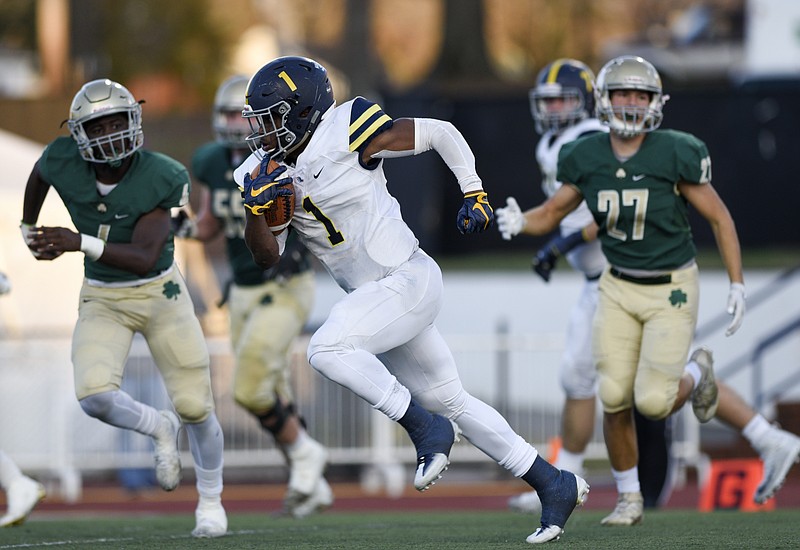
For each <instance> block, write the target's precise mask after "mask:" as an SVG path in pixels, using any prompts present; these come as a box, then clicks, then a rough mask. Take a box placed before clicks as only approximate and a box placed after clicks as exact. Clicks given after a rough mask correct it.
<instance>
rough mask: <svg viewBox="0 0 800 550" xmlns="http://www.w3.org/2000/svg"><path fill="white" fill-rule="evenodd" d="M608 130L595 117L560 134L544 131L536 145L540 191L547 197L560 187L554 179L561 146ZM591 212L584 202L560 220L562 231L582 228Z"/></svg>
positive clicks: (587, 222)
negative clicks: (540, 178)
mask: <svg viewBox="0 0 800 550" xmlns="http://www.w3.org/2000/svg"><path fill="white" fill-rule="evenodd" d="M593 132H608V127H607V126H605V125H604V124H602V123H601V122H600V121H599V120H597V119H596V118H587V119H584V120H582V121H580V122H579V123H577V124H575V125H574V126H570V127H569V128H565V129H564V130H563V131H562V132H561V133H560V134H558V135H554V133H553V132H552V131H548V132H546V133H545V134H544V135H543V136H542V137H541V139H540V140H539V144H538V145H537V146H536V161H537V162H538V163H539V168H540V169H541V171H542V191H544V194H545V195H547V196H548V197H552V196H553V195H555V193H556V191H558V189H559V188H560V187H561V182H560V181H558V180H556V173H557V171H558V152H559V151H561V147H562V146H563V145H564V144H566V143H569V142H571V141H575V140H576V139H578V138H579V137H581V136H582V135H584V134H587V133H593ZM592 220H593V218H592V214H591V212H590V211H589V207H588V206H586V203H585V202H581V204H580V206H578V208H576V209H575V210H573V211H572V212H570V213H569V214H568V215H567V216H566V217H565V218H564V219H563V220H562V221H561V229H562V233H564V234H566V233H572V232H574V231H577V230H579V229H583V228H584V227H586V226H587V225H589V224H590V223H592Z"/></svg>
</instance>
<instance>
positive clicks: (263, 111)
mask: <svg viewBox="0 0 800 550" xmlns="http://www.w3.org/2000/svg"><path fill="white" fill-rule="evenodd" d="M334 104H335V101H334V98H333V88H332V87H331V83H330V80H328V72H327V71H326V70H325V68H324V67H323V66H322V65H320V64H319V63H317V62H316V61H314V60H312V59H308V58H305V57H294V56H290V57H279V58H277V59H274V60H273V61H270V62H269V63H267V64H266V65H264V66H263V67H261V69H259V71H258V72H257V73H256V74H255V75H253V77H252V78H251V79H250V84H249V85H248V86H247V96H246V101H245V107H244V110H243V111H242V116H244V117H245V118H247V120H248V121H249V122H250V129H251V130H252V133H251V134H250V135H249V136H247V144H248V145H249V146H250V149H251V150H252V151H253V152H254V153H255V154H256V156H258V157H259V158H263V156H264V155H268V156H270V157H271V158H274V159H281V158H286V157H287V156H289V155H290V154H291V153H292V152H294V151H296V150H297V149H298V148H299V147H300V146H301V145H303V144H304V143H306V141H308V138H310V137H311V135H312V134H313V133H314V130H316V128H317V125H318V124H319V122H320V120H322V116H323V115H324V114H325V112H326V111H327V110H328V109H330V108H331V107H332V106H333V105H334Z"/></svg>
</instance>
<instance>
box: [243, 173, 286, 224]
mask: <svg viewBox="0 0 800 550" xmlns="http://www.w3.org/2000/svg"><path fill="white" fill-rule="evenodd" d="M278 166H279V164H278V163H277V162H275V161H274V160H270V161H269V164H268V167H269V171H270V172H272V171H273V170H275V169H276V168H278ZM260 171H261V165H260V164H258V165H256V167H255V168H254V169H253V171H252V172H251V173H250V177H251V178H253V179H256V177H257V176H258V173H259V172H260ZM285 176H286V173H285V172H284V173H283V174H281V179H282V178H284V177H285ZM281 187H286V188H288V189H291V190H292V194H291V195H288V196H285V197H278V198H277V199H275V202H273V203H272V205H271V206H270V207H269V208H268V209H267V211H266V212H264V219H265V220H266V222H267V225H268V226H269V228H270V230H271V231H272V233H274V234H275V235H280V234H281V233H282V232H283V230H284V229H286V228H287V227H289V224H290V223H292V216H293V215H294V184H293V183H285V184H283V185H282V186H281Z"/></svg>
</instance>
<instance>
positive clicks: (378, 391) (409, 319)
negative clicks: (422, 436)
mask: <svg viewBox="0 0 800 550" xmlns="http://www.w3.org/2000/svg"><path fill="white" fill-rule="evenodd" d="M441 302H442V273H441V270H440V269H439V266H438V265H437V264H436V262H435V261H433V259H431V258H430V257H429V256H428V255H427V254H425V253H424V252H423V251H421V250H418V251H417V252H416V253H415V254H414V255H412V257H411V259H409V261H408V262H406V263H405V264H404V265H402V266H400V267H399V268H398V269H397V270H395V271H394V272H393V273H392V274H391V275H389V276H388V277H385V278H384V279H381V280H379V281H375V282H370V283H367V284H365V285H362V286H361V287H359V288H358V289H356V290H355V291H353V292H352V293H350V294H348V295H347V296H345V297H344V298H342V300H340V301H339V302H338V303H337V304H336V305H334V307H333V308H332V310H331V313H330V315H329V316H328V319H327V320H326V321H325V323H324V324H323V325H322V326H321V327H320V328H319V330H317V332H316V333H315V334H314V335H313V337H312V338H311V342H310V344H309V348H308V360H309V362H310V364H311V365H312V366H313V367H314V369H316V370H317V371H319V372H320V374H322V375H323V376H325V377H326V378H329V379H330V380H333V381H334V382H336V383H338V384H341V385H342V386H344V387H346V388H349V389H350V390H351V391H353V392H354V393H356V394H357V395H358V396H359V397H361V398H362V399H364V400H365V401H367V402H368V403H369V404H370V405H372V406H373V407H374V408H376V409H378V410H380V411H381V412H383V413H384V414H386V415H387V416H389V417H390V418H391V419H392V420H398V419H399V418H401V417H402V416H403V414H404V413H405V411H406V409H407V408H408V403H409V401H410V399H411V397H412V396H413V398H414V399H415V400H416V401H417V402H418V403H419V404H420V405H422V406H423V407H425V408H426V409H428V410H429V411H430V412H433V413H439V414H441V415H443V416H446V417H448V418H450V419H452V420H454V421H456V422H457V423H458V425H459V427H460V428H461V429H462V431H463V434H464V436H465V437H466V438H467V439H469V440H470V442H472V444H473V445H475V446H476V447H477V448H479V449H480V450H481V451H483V452H484V453H485V454H486V455H488V456H489V457H491V458H493V459H494V460H495V461H497V462H498V463H500V465H501V466H504V467H505V468H507V469H508V470H509V471H511V472H512V473H513V474H514V475H516V476H518V477H519V476H522V475H523V474H525V473H526V472H527V471H528V470H529V469H530V467H531V466H532V465H533V461H534V460H535V459H536V456H537V452H536V449H534V448H533V447H532V446H531V445H530V444H528V443H527V442H525V440H523V439H522V437H520V436H519V435H518V434H517V433H516V432H514V430H513V429H512V428H511V426H509V424H508V422H507V421H506V420H505V418H503V417H502V416H501V415H500V413H498V412H497V411H496V410H495V409H493V408H492V407H490V406H489V405H487V404H486V403H484V402H482V401H480V400H479V399H476V398H474V397H472V396H471V395H470V394H468V393H467V392H466V391H465V390H464V388H463V386H462V385H461V380H460V378H459V375H458V369H457V367H456V364H455V360H454V359H453V355H452V353H451V352H450V349H449V348H448V347H447V344H446V343H445V341H444V339H443V338H442V336H441V334H439V331H438V330H437V329H436V327H435V326H434V325H433V321H434V319H435V318H436V316H437V315H438V313H439V310H440V309H441ZM379 357H380V359H379Z"/></svg>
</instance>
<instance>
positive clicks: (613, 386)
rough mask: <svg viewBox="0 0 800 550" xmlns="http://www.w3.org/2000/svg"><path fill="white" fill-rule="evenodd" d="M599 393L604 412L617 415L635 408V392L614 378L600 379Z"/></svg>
mask: <svg viewBox="0 0 800 550" xmlns="http://www.w3.org/2000/svg"><path fill="white" fill-rule="evenodd" d="M597 393H598V395H599V396H600V401H601V402H602V403H603V410H604V411H605V412H607V413H616V412H620V411H624V410H625V409H630V408H632V407H633V391H632V390H630V389H629V388H627V387H624V386H623V385H621V384H619V383H618V382H616V381H615V380H614V379H613V378H608V377H600V385H599V388H598V392H597Z"/></svg>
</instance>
